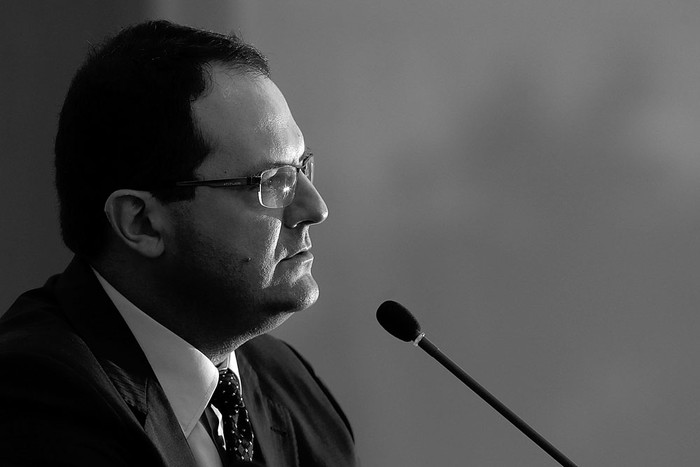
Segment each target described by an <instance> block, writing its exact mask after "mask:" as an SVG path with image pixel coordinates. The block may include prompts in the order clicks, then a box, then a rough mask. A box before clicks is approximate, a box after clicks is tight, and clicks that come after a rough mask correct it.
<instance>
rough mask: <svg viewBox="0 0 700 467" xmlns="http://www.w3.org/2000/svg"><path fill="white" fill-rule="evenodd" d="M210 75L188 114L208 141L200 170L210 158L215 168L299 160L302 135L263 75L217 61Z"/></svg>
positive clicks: (261, 167) (254, 167)
mask: <svg viewBox="0 0 700 467" xmlns="http://www.w3.org/2000/svg"><path fill="white" fill-rule="evenodd" d="M211 77H212V79H211V84H210V86H209V88H208V90H207V92H206V93H205V94H204V95H203V96H202V97H200V98H199V99H197V100H196V101H195V102H194V103H193V104H192V113H193V117H194V118H195V121H196V123H197V125H198V126H199V128H200V130H201V131H202V134H203V136H204V138H205V139H206V140H207V141H208V142H209V143H210V145H211V146H212V154H211V155H210V157H208V158H207V161H205V163H206V162H209V164H202V167H201V168H202V169H203V170H206V169H207V167H206V166H207V165H212V164H213V163H214V162H217V163H216V164H213V165H217V166H220V167H218V170H219V171H221V170H224V169H226V167H228V169H226V170H225V171H226V172H229V171H230V170H237V171H240V170H248V171H250V170H257V169H258V168H259V170H264V169H265V168H268V167H269V166H270V165H271V164H275V163H287V164H295V163H298V162H299V160H300V159H301V158H302V157H303V154H304V152H305V145H304V137H303V135H302V133H301V131H300V130H299V127H298V126H297V124H296V122H295V121H294V118H293V117H292V114H291V112H290V110H289V107H288V106H287V102H286V100H285V99H284V96H283V95H282V93H281V91H280V90H279V89H278V88H277V86H276V85H275V84H274V83H273V82H272V81H271V80H270V79H269V78H267V77H264V76H259V75H248V74H244V73H241V72H238V71H232V70H229V69H226V68H223V67H215V68H214V69H212V73H211ZM209 159H214V160H211V161H209ZM224 166H226V167H224ZM233 166H235V168H231V167H233ZM198 172H199V171H198Z"/></svg>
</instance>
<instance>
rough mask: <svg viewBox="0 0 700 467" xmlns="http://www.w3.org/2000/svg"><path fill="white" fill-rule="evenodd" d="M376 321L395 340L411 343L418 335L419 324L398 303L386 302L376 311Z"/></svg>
mask: <svg viewBox="0 0 700 467" xmlns="http://www.w3.org/2000/svg"><path fill="white" fill-rule="evenodd" d="M377 321H379V324H381V325H382V327H383V328H384V329H386V331H387V332H388V333H389V334H391V335H392V336H394V337H396V338H397V339H401V340H402V341H406V342H411V341H412V340H415V338H416V337H418V335H419V334H420V324H418V320H417V319H416V318H414V317H413V315H412V314H411V312H410V311H408V310H407V309H406V308H404V306H403V305H401V304H400V303H396V302H395V301H393V300H387V301H386V302H384V303H382V304H381V305H379V308H378V309H377Z"/></svg>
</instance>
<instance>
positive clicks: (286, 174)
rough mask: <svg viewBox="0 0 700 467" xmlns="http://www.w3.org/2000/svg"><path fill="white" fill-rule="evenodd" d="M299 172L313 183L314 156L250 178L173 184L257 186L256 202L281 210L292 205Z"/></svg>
mask: <svg viewBox="0 0 700 467" xmlns="http://www.w3.org/2000/svg"><path fill="white" fill-rule="evenodd" d="M299 172H301V173H303V174H304V175H306V178H308V179H309V181H310V182H311V183H313V181H314V156H313V154H309V155H308V156H307V157H306V158H304V160H302V161H301V166H300V167H295V166H293V165H283V166H281V167H273V168H271V169H267V170H263V171H262V172H260V175H254V176H251V177H237V178H221V179H216V180H188V181H184V182H175V186H176V187H181V186H208V187H212V188H239V187H246V186H254V185H258V201H260V204H262V205H263V206H265V207H266V208H283V207H286V206H289V205H290V204H292V201H294V194H295V193H296V188H297V179H298V177H299Z"/></svg>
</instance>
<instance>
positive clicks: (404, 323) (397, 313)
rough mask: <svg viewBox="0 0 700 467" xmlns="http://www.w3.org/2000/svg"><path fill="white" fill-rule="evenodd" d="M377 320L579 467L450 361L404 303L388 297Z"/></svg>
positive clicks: (540, 443) (563, 461) (541, 443)
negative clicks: (429, 337) (423, 330)
mask: <svg viewBox="0 0 700 467" xmlns="http://www.w3.org/2000/svg"><path fill="white" fill-rule="evenodd" d="M377 321H379V324H381V325H382V327H383V328H384V329H385V330H386V331H387V332H388V333H389V334H391V335H392V336H394V337H396V338H397V339H400V340H402V341H404V342H413V345H415V346H416V347H420V348H421V349H423V350H425V351H426V352H427V353H428V354H429V355H430V356H431V357H433V358H434V359H435V360H437V361H438V362H439V363H440V364H441V365H442V366H444V367H445V368H447V370H449V371H450V372H451V373H452V374H453V375H455V376H456V377H457V378H459V379H460V380H461V381H462V382H463V383H464V384H466V385H467V387H469V389H471V390H472V391H474V392H475V393H476V394H477V395H478V396H479V397H481V398H482V399H483V400H484V401H486V403H487V404H489V405H490V406H491V407H493V408H494V409H495V410H496V411H497V412H498V413H500V414H501V415H503V416H504V417H505V418H506V419H507V420H508V421H509V422H510V423H512V424H513V425H515V427H516V428H517V429H518V430H520V431H521V432H522V433H523V434H524V435H525V436H527V437H528V438H530V439H531V440H532V441H533V442H534V443H535V444H537V445H538V446H539V447H540V448H542V449H543V450H544V451H545V452H546V453H547V454H549V455H550V456H552V458H554V460H556V461H557V462H559V464H560V465H563V466H564V467H576V464H574V463H573V462H572V461H571V460H569V458H567V457H566V456H565V455H564V454H563V453H562V452H561V451H559V450H558V449H557V448H555V447H554V445H552V444H551V443H550V442H549V441H547V440H546V439H544V437H542V435H540V434H539V433H537V432H536V431H535V430H534V429H532V428H531V427H530V426H529V425H528V424H527V423H525V422H524V421H523V420H522V419H521V418H520V417H518V416H517V415H516V414H515V413H513V411H511V410H510V409H509V408H508V407H506V406H505V405H504V404H503V403H502V402H501V401H499V400H498V399H496V398H495V397H494V396H493V395H492V394H491V393H489V392H488V391H487V390H486V389H485V388H484V387H483V386H481V385H480V384H479V383H477V382H476V380H475V379H473V378H472V377H471V376H469V375H468V374H467V373H466V372H465V371H464V370H462V369H461V368H460V367H459V365H457V364H456V363H455V362H453V361H452V360H450V359H449V358H448V357H447V356H446V355H445V354H444V353H442V351H441V350H440V349H438V348H437V347H436V346H435V345H434V344H433V343H432V342H430V340H428V338H427V337H425V333H424V332H421V329H420V324H418V320H417V319H416V318H414V316H413V315H412V314H411V312H410V311H408V310H407V309H406V308H405V307H404V306H403V305H401V304H399V303H397V302H395V301H392V300H388V301H386V302H384V303H382V304H381V305H379V308H378V309H377Z"/></svg>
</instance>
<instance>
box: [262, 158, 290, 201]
mask: <svg viewBox="0 0 700 467" xmlns="http://www.w3.org/2000/svg"><path fill="white" fill-rule="evenodd" d="M261 178H262V180H261V181H260V204H262V205H263V206H265V207H266V208H283V207H285V206H289V205H290V204H291V202H292V200H293V199H294V191H295V190H296V186H297V169H296V168H295V167H289V166H287V167H278V168H274V169H270V170H266V171H264V172H263V173H262V174H261Z"/></svg>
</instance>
